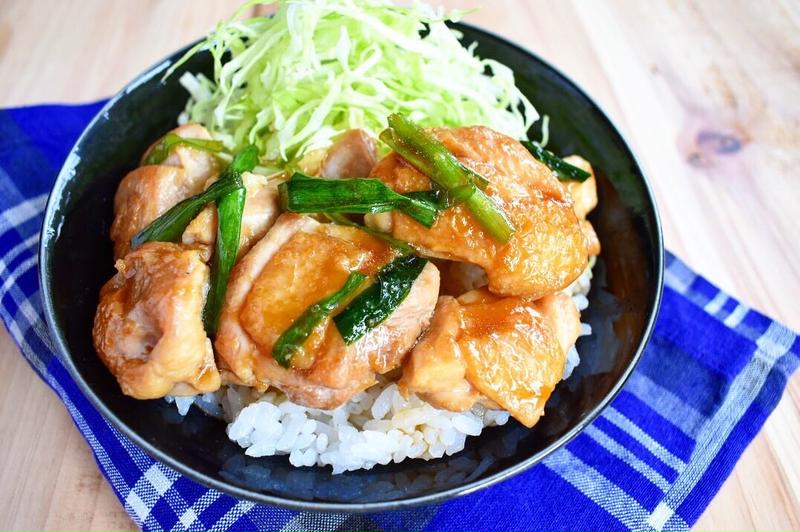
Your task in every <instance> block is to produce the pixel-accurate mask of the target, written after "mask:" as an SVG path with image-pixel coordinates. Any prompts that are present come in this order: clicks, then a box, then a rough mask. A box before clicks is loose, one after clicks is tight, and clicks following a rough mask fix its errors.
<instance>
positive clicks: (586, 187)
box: [562, 155, 600, 256]
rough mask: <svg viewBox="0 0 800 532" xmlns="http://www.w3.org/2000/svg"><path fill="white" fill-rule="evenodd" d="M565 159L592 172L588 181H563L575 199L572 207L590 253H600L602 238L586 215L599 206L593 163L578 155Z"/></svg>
mask: <svg viewBox="0 0 800 532" xmlns="http://www.w3.org/2000/svg"><path fill="white" fill-rule="evenodd" d="M564 160H565V161H566V162H568V163H569V164H571V165H573V166H577V167H578V168H580V169H581V170H585V171H587V172H589V173H590V174H592V175H591V177H589V179H587V180H586V181H583V182H580V181H563V182H562V185H563V186H564V188H565V189H566V190H567V192H568V193H569V195H570V197H572V200H573V201H574V204H573V206H572V208H573V209H574V211H575V215H576V216H577V217H578V218H579V219H580V220H581V229H582V230H583V234H584V235H585V236H586V244H587V251H588V252H589V255H590V256H595V255H599V254H600V239H599V238H597V233H595V231H594V227H592V223H591V222H590V221H589V220H587V219H586V215H588V214H589V213H590V212H591V211H592V209H594V208H595V207H597V180H596V179H595V177H594V170H592V165H590V164H589V162H588V161H586V159H584V158H582V157H580V156H578V155H570V156H569V157H565V158H564Z"/></svg>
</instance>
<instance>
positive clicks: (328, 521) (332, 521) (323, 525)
mask: <svg viewBox="0 0 800 532" xmlns="http://www.w3.org/2000/svg"><path fill="white" fill-rule="evenodd" d="M347 518H348V515H347V514H341V513H335V514H333V513H332V514H328V513H317V512H313V513H309V512H301V513H299V514H297V515H296V516H294V517H292V518H291V519H290V520H289V522H288V523H286V524H285V525H283V528H281V532H303V531H304V530H338V528H339V527H340V526H341V525H342V524H343V523H344V522H345V521H347Z"/></svg>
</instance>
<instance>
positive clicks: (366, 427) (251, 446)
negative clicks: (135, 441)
mask: <svg viewBox="0 0 800 532" xmlns="http://www.w3.org/2000/svg"><path fill="white" fill-rule="evenodd" d="M593 266H594V262H593V261H592V262H590V264H589V267H588V268H587V269H586V271H585V272H584V273H583V274H582V275H581V276H580V277H579V278H578V279H577V280H575V282H574V283H572V284H571V285H570V286H569V287H567V288H566V289H565V292H566V293H567V294H569V295H570V296H572V298H573V300H574V301H575V304H576V306H577V307H578V309H579V310H581V311H583V310H584V309H585V308H586V307H587V306H588V305H589V301H588V299H587V298H586V295H587V294H588V293H589V288H590V286H591V280H592V267H593ZM582 327H583V330H582V332H581V336H583V335H589V334H591V333H592V329H591V327H590V326H589V325H588V324H586V323H584V324H582ZM579 363H580V357H579V355H578V351H577V350H576V349H575V347H574V346H573V347H572V348H571V349H570V350H569V352H568V353H567V362H566V366H565V368H564V376H563V378H564V379H567V378H569V376H570V375H571V374H572V372H573V370H574V369H575V367H576V366H577V365H578V364H579ZM167 400H168V401H169V402H175V405H176V407H177V408H178V411H179V412H180V414H181V415H186V413H187V412H188V410H189V408H190V407H191V405H192V404H195V405H196V406H197V407H199V408H200V409H201V410H203V411H204V412H206V413H207V414H209V415H212V416H215V417H222V418H224V419H225V420H226V421H227V422H228V427H227V433H228V437H229V438H230V439H231V440H232V441H235V442H236V443H237V444H239V445H240V446H241V447H242V448H244V449H245V454H246V455H248V456H252V457H258V456H273V455H289V462H290V463H291V464H292V465H294V466H297V467H300V466H314V465H316V466H327V465H330V466H332V468H333V474H337V473H342V472H344V471H355V470H357V469H371V468H372V467H374V466H375V465H376V464H384V465H385V464H388V463H390V462H402V461H403V460H405V459H407V458H422V459H425V460H430V459H431V458H441V457H442V456H444V455H451V454H454V453H457V452H459V451H461V450H462V449H463V448H464V445H465V442H466V439H467V436H478V435H479V434H480V433H481V432H482V431H483V429H484V428H485V427H490V426H494V425H503V424H505V423H506V422H507V421H508V419H509V414H508V412H505V411H500V410H487V409H486V408H484V407H482V406H480V405H476V406H475V407H473V409H472V410H470V411H469V412H450V411H447V410H441V409H438V408H434V407H432V406H431V405H429V404H428V403H426V402H424V401H422V400H421V399H419V398H418V397H416V396H415V395H411V396H410V397H409V398H408V399H405V398H404V397H403V396H402V395H401V394H400V392H399V390H398V389H397V385H396V384H394V383H391V382H388V381H384V382H380V383H378V384H376V385H375V386H373V387H371V388H369V389H368V390H366V391H364V392H361V393H359V394H358V395H356V396H355V397H353V398H352V399H351V400H350V401H348V402H347V403H346V404H344V405H342V406H340V407H339V408H336V409H334V410H318V409H313V408H306V407H303V406H300V405H297V404H295V403H292V402H291V401H289V400H288V399H287V398H286V396H285V395H284V394H283V393H281V392H279V391H277V390H270V391H268V392H267V393H264V394H261V393H259V392H257V391H255V390H254V389H252V388H245V387H240V386H226V387H224V388H222V389H221V390H219V391H218V392H215V393H209V394H205V395H201V396H197V397H175V398H172V397H168V398H167Z"/></svg>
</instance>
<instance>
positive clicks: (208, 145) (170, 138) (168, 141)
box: [142, 132, 225, 164]
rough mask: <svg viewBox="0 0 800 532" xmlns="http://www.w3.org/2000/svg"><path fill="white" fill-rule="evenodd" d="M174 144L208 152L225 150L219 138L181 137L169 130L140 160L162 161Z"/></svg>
mask: <svg viewBox="0 0 800 532" xmlns="http://www.w3.org/2000/svg"><path fill="white" fill-rule="evenodd" d="M175 146H189V147H190V148H195V149H197V150H202V151H207V152H210V153H219V152H221V151H223V150H225V145H224V144H222V142H221V141H219V140H209V139H194V138H188V137H181V136H179V135H177V134H175V133H172V132H169V133H167V134H166V135H164V137H163V138H162V139H161V140H160V141H158V144H156V145H155V146H154V147H153V149H152V151H151V152H150V154H149V155H148V156H147V158H145V160H144V161H142V164H161V163H163V162H164V161H165V160H166V159H167V157H169V152H170V151H172V148H174V147H175Z"/></svg>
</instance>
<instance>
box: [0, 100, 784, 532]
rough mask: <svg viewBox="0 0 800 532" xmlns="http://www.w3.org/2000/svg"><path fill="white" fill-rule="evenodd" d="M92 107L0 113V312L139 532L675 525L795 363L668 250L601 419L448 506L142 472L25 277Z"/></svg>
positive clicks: (144, 463)
mask: <svg viewBox="0 0 800 532" xmlns="http://www.w3.org/2000/svg"><path fill="white" fill-rule="evenodd" d="M101 104H102V102H99V103H96V104H91V105H78V106H60V105H48V106H36V107H25V108H18V109H8V110H5V111H0V257H1V258H0V277H1V278H2V286H0V315H2V319H3V322H4V323H5V326H6V328H7V329H8V331H9V332H10V333H11V336H12V337H13V338H14V340H15V341H16V342H17V344H18V345H19V347H20V349H21V351H22V353H23V354H24V355H25V357H26V359H27V360H28V362H29V363H30V364H31V366H33V368H34V369H35V370H36V371H37V373H39V375H40V376H41V377H42V378H43V379H44V380H45V381H46V382H47V383H48V384H49V385H50V387H52V388H53V391H55V392H56V393H57V394H58V396H59V397H60V398H61V400H62V401H63V402H64V404H65V406H66V408H67V410H68V412H69V414H70V415H71V416H72V418H73V420H74V421H75V425H76V426H77V428H78V430H80V431H81V433H82V434H83V436H84V438H85V439H86V442H87V443H88V444H89V446H90V447H91V449H92V452H93V453H94V456H95V459H96V461H97V464H98V466H99V467H100V470H101V471H102V473H103V475H104V476H105V477H106V478H107V479H108V482H109V483H110V484H111V487H112V488H113V489H114V492H115V493H116V495H117V497H119V500H120V502H121V503H122V504H123V505H124V507H125V509H126V510H127V511H128V513H129V514H130V516H131V518H132V519H133V520H134V521H135V522H136V524H137V525H139V526H140V527H141V528H143V529H144V530H162V529H167V530H169V529H189V530H208V529H213V530H254V529H285V530H301V529H318V530H336V529H341V530H462V529H467V530H520V529H522V530H537V529H545V530H555V529H568V530H623V529H626V530H627V529H630V530H687V529H688V528H689V527H690V526H692V524H693V523H694V522H695V521H697V519H698V518H699V517H700V514H701V513H702V512H703V510H704V509H705V508H706V506H707V505H708V504H709V502H710V501H711V499H712V498H713V497H714V495H715V494H716V493H717V491H718V490H719V488H720V486H721V485H722V483H723V481H724V480H725V478H726V477H727V476H728V475H729V474H730V472H731V470H732V469H733V467H734V465H735V464H736V461H737V460H738V458H739V456H741V454H742V452H743V451H744V449H745V448H746V447H747V445H748V443H750V441H752V439H753V438H754V437H755V435H756V434H757V433H758V431H759V429H760V428H761V426H762V425H763V424H764V421H765V420H766V418H767V416H768V415H769V413H770V412H771V411H772V410H773V409H774V408H775V405H776V404H777V403H778V400H779V399H780V397H781V394H782V392H783V390H784V388H785V386H786V381H787V379H788V378H789V376H790V375H791V373H792V372H793V371H794V370H795V369H796V368H797V366H798V364H799V363H800V341H798V338H797V336H796V335H795V334H794V333H793V332H791V331H790V330H788V329H787V328H785V327H783V326H782V325H780V324H779V323H776V322H774V321H772V320H770V319H769V318H767V317H765V316H763V315H762V314H760V313H758V312H756V311H753V310H751V309H749V308H748V307H747V306H746V305H745V304H743V303H740V302H739V301H737V300H735V299H733V298H732V297H730V296H728V295H727V294H725V293H724V292H721V291H720V290H719V289H717V288H716V287H715V286H713V285H712V284H711V283H709V282H708V281H706V280H705V279H704V278H702V277H700V276H699V275H697V274H696V273H694V272H693V271H692V270H691V269H689V268H688V267H687V266H686V265H685V264H683V263H682V262H681V261H680V260H678V259H676V258H675V257H673V256H672V255H668V256H667V271H666V276H665V278H666V287H665V290H664V301H663V305H662V307H661V314H660V317H659V319H658V324H657V326H656V329H655V333H654V335H653V338H652V340H651V342H650V345H649V347H648V348H647V351H646V353H645V355H644V357H643V358H642V361H641V363H640V364H639V366H638V368H637V370H636V372H635V373H634V374H633V376H632V377H631V379H630V380H629V382H628V383H627V385H626V386H625V388H624V390H623V391H622V392H621V393H620V394H619V396H618V397H617V398H616V399H615V400H614V402H613V403H612V404H611V406H610V407H609V408H607V409H606V410H605V412H604V413H603V415H602V416H600V418H598V419H597V420H596V421H595V422H594V423H593V424H592V425H591V426H590V427H588V428H587V429H586V430H585V431H584V432H583V433H582V434H581V435H580V436H578V437H577V438H575V439H574V440H573V441H572V442H571V443H570V444H569V445H567V446H566V448H564V449H562V450H561V451H559V452H557V453H554V454H553V455H551V456H550V457H549V458H548V459H547V460H545V461H544V462H543V463H541V464H539V465H538V466H536V467H534V468H532V469H530V470H528V471H527V472H525V473H522V474H520V475H517V476H516V477H514V478H512V479H510V480H508V481H505V482H503V483H501V484H499V485H496V486H494V487H491V488H489V489H485V490H482V491H479V492H477V493H474V494H472V495H469V496H466V497H463V498H460V499H456V500H453V501H450V502H445V503H442V504H438V505H435V506H429V507H422V508H412V509H409V510H403V511H396V512H387V513H381V514H370V515H346V514H317V513H304V512H294V511H289V510H283V509H279V508H273V507H269V506H263V505H258V504H254V503H252V502H248V501H243V500H237V499H235V498H233V497H230V496H228V495H224V494H222V493H220V492H218V491H215V490H211V489H208V488H206V487H204V486H201V485H199V484H197V483H195V482H193V481H191V480H189V479H188V478H186V477H183V476H182V475H180V474H179V473H177V472H175V471H174V470H172V469H170V468H169V467H166V466H164V465H162V464H159V463H158V462H155V461H154V460H153V459H152V458H150V457H149V456H148V455H146V454H145V453H144V452H143V451H142V450H141V449H139V448H138V447H137V446H135V445H134V444H133V443H132V442H131V441H129V440H128V439H127V438H125V437H124V436H123V435H122V434H120V433H119V432H118V431H116V430H115V429H114V428H113V427H112V426H111V425H109V423H108V422H107V421H106V420H105V419H104V418H103V417H101V416H100V414H99V413H98V412H97V411H96V410H95V409H94V408H93V407H92V405H91V404H90V403H89V402H88V401H87V399H86V398H85V397H84V396H83V395H82V394H81V392H80V390H79V389H78V387H77V386H76V385H75V383H74V382H73V380H72V378H71V377H70V375H69V374H68V373H67V371H66V370H65V369H64V366H63V365H62V363H61V361H60V360H59V358H58V356H57V355H56V354H54V351H53V347H52V344H51V341H50V339H49V337H48V332H47V327H46V325H45V323H44V318H43V316H42V308H41V301H40V294H39V285H38V280H37V270H36V262H37V259H36V250H37V245H38V241H39V229H40V226H41V223H42V211H43V209H44V206H45V202H46V200H47V194H48V192H49V190H50V187H51V185H52V183H53V180H54V179H55V177H56V174H57V173H58V170H59V168H60V167H61V164H62V162H63V161H64V159H65V157H66V155H67V153H68V151H69V149H70V148H71V146H72V145H73V143H74V142H75V140H76V138H77V137H78V135H79V134H80V132H81V130H82V129H83V128H84V127H85V125H86V124H87V123H88V121H89V120H90V119H91V118H92V117H93V116H94V114H95V113H97V111H98V110H99V109H100V106H101Z"/></svg>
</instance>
